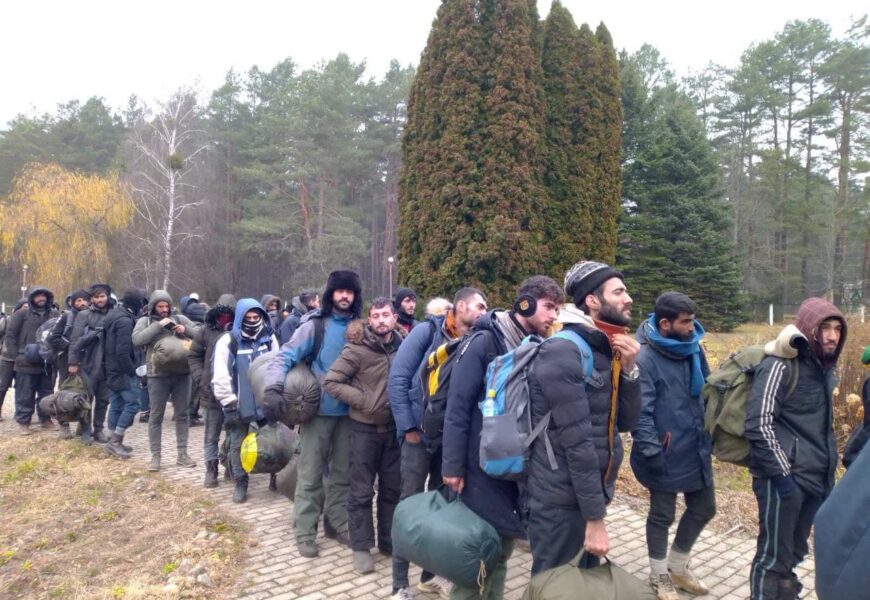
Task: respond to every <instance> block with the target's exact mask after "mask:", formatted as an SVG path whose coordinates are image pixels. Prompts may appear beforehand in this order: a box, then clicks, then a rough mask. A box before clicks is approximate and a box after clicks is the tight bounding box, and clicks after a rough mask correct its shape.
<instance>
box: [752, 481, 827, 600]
mask: <svg viewBox="0 0 870 600" xmlns="http://www.w3.org/2000/svg"><path fill="white" fill-rule="evenodd" d="M752 491H753V492H755V498H756V500H757V501H758V545H757V547H756V550H755V558H753V559H752V568H751V570H750V571H749V590H750V599H751V600H776V598H777V597H778V595H779V587H780V581H781V580H788V579H793V580H796V579H797V576H796V575H795V572H794V568H795V567H796V566H797V565H798V564H799V563H800V562H801V561H802V560H803V559H804V557H805V556H806V555H807V552H809V545H808V543H807V540H809V537H810V528H811V527H812V525H813V520H814V519H815V517H816V512H817V511H818V510H819V506H821V504H822V500H823V498H819V497H817V496H810V495H808V494H806V493H804V491H803V490H802V489H801V488H800V486H798V488H797V491H796V492H795V493H793V494H792V495H791V496H789V497H788V498H782V497H781V496H780V495H779V493H778V492H777V490H776V486H775V485H774V483H773V480H771V479H759V478H753V479H752Z"/></svg>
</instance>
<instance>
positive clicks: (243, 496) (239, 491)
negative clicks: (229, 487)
mask: <svg viewBox="0 0 870 600" xmlns="http://www.w3.org/2000/svg"><path fill="white" fill-rule="evenodd" d="M247 499H248V476H247V475H245V476H244V477H239V478H238V479H236V487H235V489H234V490H233V502H235V503H236V504H241V503H242V502H244V501H245V500H247Z"/></svg>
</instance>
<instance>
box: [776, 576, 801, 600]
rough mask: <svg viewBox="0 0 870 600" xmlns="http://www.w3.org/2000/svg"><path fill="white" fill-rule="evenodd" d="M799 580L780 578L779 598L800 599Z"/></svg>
mask: <svg viewBox="0 0 870 600" xmlns="http://www.w3.org/2000/svg"><path fill="white" fill-rule="evenodd" d="M798 592H799V590H798V582H797V581H795V580H794V579H790V578H789V579H780V580H779V596H777V598H778V600H798Z"/></svg>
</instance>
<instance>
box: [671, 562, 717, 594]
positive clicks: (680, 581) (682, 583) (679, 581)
mask: <svg viewBox="0 0 870 600" xmlns="http://www.w3.org/2000/svg"><path fill="white" fill-rule="evenodd" d="M668 573H670V575H671V581H672V582H673V583H674V587H676V588H677V589H678V590H683V591H684V592H688V593H690V594H692V595H693V596H703V595H704V594H708V593H709V592H710V588H708V587H707V586H706V585H704V582H703V581H701V580H700V579H698V578H697V577H695V574H694V573H692V571H691V569H689V568H688V567H686V570H685V571H683V572H682V573H678V572H677V571H671V570H670V569H668Z"/></svg>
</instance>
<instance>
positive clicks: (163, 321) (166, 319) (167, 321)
mask: <svg viewBox="0 0 870 600" xmlns="http://www.w3.org/2000/svg"><path fill="white" fill-rule="evenodd" d="M170 323H172V319H170V318H169V317H163V318H162V319H160V326H161V327H166V326H167V325H169V324H170Z"/></svg>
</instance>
